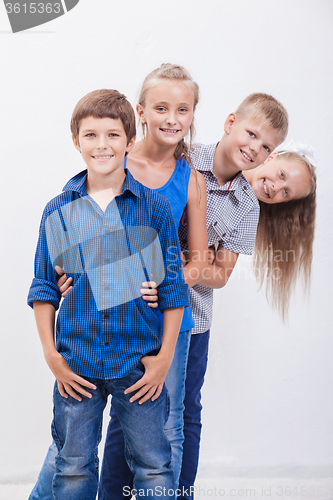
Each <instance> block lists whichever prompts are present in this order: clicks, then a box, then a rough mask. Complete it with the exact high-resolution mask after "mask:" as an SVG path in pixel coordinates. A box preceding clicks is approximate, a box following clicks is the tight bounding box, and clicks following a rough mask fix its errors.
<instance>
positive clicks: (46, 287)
mask: <svg viewBox="0 0 333 500" xmlns="http://www.w3.org/2000/svg"><path fill="white" fill-rule="evenodd" d="M48 214H49V211H48V210H47V207H46V208H45V210H44V213H43V216H42V221H41V224H40V228H39V238H38V243H37V249H36V254H35V266H34V273H35V276H34V279H33V280H32V284H31V286H30V289H29V294H28V305H29V306H30V307H33V303H34V302H37V301H42V302H51V303H52V304H53V305H54V307H55V309H58V308H59V304H60V299H61V294H60V291H59V289H58V287H57V273H56V271H55V270H54V268H53V266H52V263H51V259H50V255H49V250H48V244H47V238H46V231H45V222H46V219H47V217H48Z"/></svg>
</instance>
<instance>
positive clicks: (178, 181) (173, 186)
mask: <svg viewBox="0 0 333 500" xmlns="http://www.w3.org/2000/svg"><path fill="white" fill-rule="evenodd" d="M126 159H127V158H125V163H124V166H125V168H126ZM190 175H191V167H190V166H189V165H188V163H187V161H186V160H184V159H180V160H177V162H176V167H175V169H174V171H173V172H172V175H171V177H170V179H169V180H168V182H167V183H166V184H164V186H162V187H160V188H157V189H154V191H157V192H158V193H160V194H161V195H163V196H165V197H166V198H167V199H168V201H169V203H170V206H171V210H172V213H173V216H174V219H175V223H176V228H177V230H178V228H179V224H180V219H181V218H182V215H183V213H184V210H185V207H186V204H187V197H188V183H189V180H190ZM155 312H156V315H157V317H158V318H159V320H160V321H161V324H162V326H163V314H162V313H161V311H160V310H159V308H158V307H157V308H156V309H155ZM194 325H195V323H194V319H193V317H192V311H191V308H190V307H185V308H184V314H183V320H182V324H181V327H180V332H185V331H186V330H190V329H191V328H194Z"/></svg>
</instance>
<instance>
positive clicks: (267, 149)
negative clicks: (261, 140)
mask: <svg viewBox="0 0 333 500" xmlns="http://www.w3.org/2000/svg"><path fill="white" fill-rule="evenodd" d="M263 148H264V149H265V150H266V151H267V153H270V152H271V150H270V148H269V147H268V146H263Z"/></svg>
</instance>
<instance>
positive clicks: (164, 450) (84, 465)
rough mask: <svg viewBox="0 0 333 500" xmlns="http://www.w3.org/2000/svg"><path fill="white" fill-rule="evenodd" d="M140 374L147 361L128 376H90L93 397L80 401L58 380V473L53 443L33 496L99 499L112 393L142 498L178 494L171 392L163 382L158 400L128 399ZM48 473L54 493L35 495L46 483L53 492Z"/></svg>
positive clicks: (54, 431) (55, 422)
mask: <svg viewBox="0 0 333 500" xmlns="http://www.w3.org/2000/svg"><path fill="white" fill-rule="evenodd" d="M142 374H143V365H142V363H140V364H139V366H138V367H137V368H136V369H135V370H133V372H132V373H131V374H130V375H128V376H127V377H124V378H121V379H112V380H100V379H88V380H90V381H91V382H92V383H94V384H95V385H96V386H97V389H96V390H94V391H91V393H92V398H84V399H83V401H82V402H80V401H76V400H75V399H74V398H71V397H69V398H68V399H65V398H63V397H62V396H61V395H60V393H59V391H58V387H57V384H56V385H55V389H54V419H53V423H52V435H53V439H54V441H55V443H56V447H57V456H56V460H55V474H54V475H52V474H51V471H50V467H51V466H52V457H51V455H52V453H54V447H52V446H51V448H50V449H49V453H48V457H47V461H46V462H47V463H46V467H45V470H44V471H42V473H41V474H40V476H39V479H38V482H39V484H38V482H37V484H36V486H35V488H34V490H33V492H32V493H31V495H30V499H32V498H43V500H45V499H46V498H54V499H55V500H58V499H59V500H64V499H66V500H95V498H96V494H97V485H98V456H97V446H98V443H99V441H100V437H101V426H102V416H103V410H104V408H105V405H106V401H107V397H108V395H109V394H112V396H113V406H114V409H115V411H116V413H117V416H118V418H119V420H120V423H121V426H122V429H123V432H124V436H125V443H126V445H125V455H126V460H127V462H128V465H129V467H130V470H131V471H132V473H133V477H134V481H133V483H134V488H135V489H136V490H138V491H139V490H140V497H143V498H145V497H149V498H150V499H157V498H158V499H160V498H164V499H166V498H167V499H174V494H173V489H174V474H173V471H172V469H171V468H170V460H171V448H170V443H169V441H168V439H167V437H166V435H165V432H164V425H165V421H166V419H167V414H168V396H167V391H166V389H165V387H164V388H163V391H162V394H161V395H160V396H159V398H158V399H157V400H156V401H151V400H149V401H147V402H146V403H144V404H142V405H139V404H138V403H137V402H135V403H129V398H130V397H131V395H125V394H124V390H125V389H126V388H127V387H129V386H130V385H132V384H134V383H135V382H136V381H137V380H138V379H139V378H141V377H142ZM44 465H45V462H44ZM53 466H54V465H53ZM43 469H44V467H43ZM41 476H42V477H41ZM50 477H52V483H51V484H52V486H51V489H52V494H53V497H52V496H51V497H50V496H36V495H38V494H39V491H40V492H41V494H43V492H42V490H43V488H44V491H46V495H49V494H50V489H49V488H50V484H49V481H50ZM46 483H48V485H46ZM47 490H48V491H47ZM33 495H35V496H33Z"/></svg>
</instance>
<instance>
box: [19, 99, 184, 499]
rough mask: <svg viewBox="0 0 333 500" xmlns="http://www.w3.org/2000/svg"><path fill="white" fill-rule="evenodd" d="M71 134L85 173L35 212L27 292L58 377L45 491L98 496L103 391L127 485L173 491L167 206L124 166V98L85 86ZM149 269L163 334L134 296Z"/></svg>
mask: <svg viewBox="0 0 333 500" xmlns="http://www.w3.org/2000/svg"><path fill="white" fill-rule="evenodd" d="M71 130H72V134H73V142H74V145H75V147H76V148H77V149H78V150H79V151H80V152H81V154H82V157H83V159H84V161H85V162H86V164H87V171H83V172H81V173H79V174H78V175H77V176H75V177H74V178H73V179H71V180H70V181H69V182H68V183H67V184H66V186H65V188H64V191H63V193H62V194H61V195H59V196H57V197H56V198H54V199H53V200H51V201H50V202H49V203H48V204H47V206H46V208H45V210H44V213H43V217H42V221H41V226H40V234H39V241H38V245H37V250H36V258H35V277H34V279H33V282H32V285H31V288H30V292H29V297H28V303H29V305H30V306H32V307H33V309H34V312H35V318H36V324H37V328H38V332H39V335H40V338H41V342H42V346H43V350H44V356H45V359H46V361H47V363H48V365H49V367H50V369H51V370H52V372H53V373H54V375H55V377H56V379H57V383H56V384H55V388H54V419H53V423H52V435H53V439H54V441H55V442H56V444H57V448H58V455H57V459H56V473H55V475H54V477H53V496H54V498H55V499H61V500H63V499H64V498H66V500H74V499H75V500H83V499H86V500H90V499H91V500H93V499H95V497H96V493H97V482H98V457H97V445H98V443H99V441H100V437H101V436H100V429H101V422H102V414H103V410H104V408H105V405H106V401H107V397H108V395H109V394H112V396H113V404H114V407H115V409H116V411H117V414H118V417H119V420H120V422H121V425H122V428H123V431H124V434H125V436H126V459H127V461H128V465H129V467H130V468H131V470H132V471H133V473H134V491H133V492H134V493H135V492H137V494H138V495H140V496H142V497H149V498H153V499H154V498H159V499H160V498H174V492H173V487H174V477H173V471H172V470H171V469H170V467H169V463H170V459H171V456H170V445H169V442H168V440H167V438H166V436H165V434H164V424H165V420H166V418H167V394H166V390H165V387H164V379H165V376H166V374H167V371H168V368H169V366H170V364H171V361H172V357H173V352H174V347H175V344H176V340H177V336H178V332H179V327H180V323H181V318H182V313H183V307H184V306H187V305H189V300H188V289H187V285H186V284H185V281H184V277H183V272H182V263H181V254H180V249H179V243H178V238H177V231H176V228H175V224H174V220H173V216H172V212H171V208H170V206H169V203H168V201H167V200H166V199H165V198H164V197H162V196H160V195H159V194H158V193H156V192H155V191H151V190H150V189H148V188H146V187H144V186H142V185H141V184H140V183H138V182H137V181H135V180H134V179H133V177H132V176H131V174H130V172H129V171H127V170H126V169H124V157H125V156H126V153H127V152H129V151H130V150H131V148H132V147H133V145H134V141H135V118H134V113H133V109H132V107H131V105H130V104H129V103H128V101H127V100H126V98H125V96H123V95H122V94H119V92H117V91H114V90H101V91H95V92H91V93H90V94H88V95H87V96H85V97H84V98H82V99H81V100H80V101H79V102H78V104H77V105H76V107H75V109H74V112H73V115H72V121H71ZM125 163H126V158H125ZM55 265H61V266H62V267H64V270H65V272H66V273H67V275H68V276H71V277H72V279H73V289H72V290H71V293H70V294H68V296H67V297H66V298H65V299H64V301H63V303H62V305H61V307H60V310H59V314H58V319H57V326H56V342H55V340H54V323H55V311H56V310H57V309H58V307H59V303H60V293H59V290H58V288H57V275H56V272H55V270H54V267H55ZM151 273H154V278H155V280H156V278H157V281H158V282H159V304H160V309H161V310H162V311H164V327H163V340H162V339H161V334H160V322H159V320H158V318H157V317H156V316H155V314H154V313H153V312H152V310H151V309H150V308H149V306H148V305H147V304H146V303H145V302H144V301H143V300H142V299H141V294H140V287H141V283H142V281H146V280H147V279H149V276H150V274H151ZM133 393H134V394H133ZM35 493H36V492H35Z"/></svg>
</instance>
